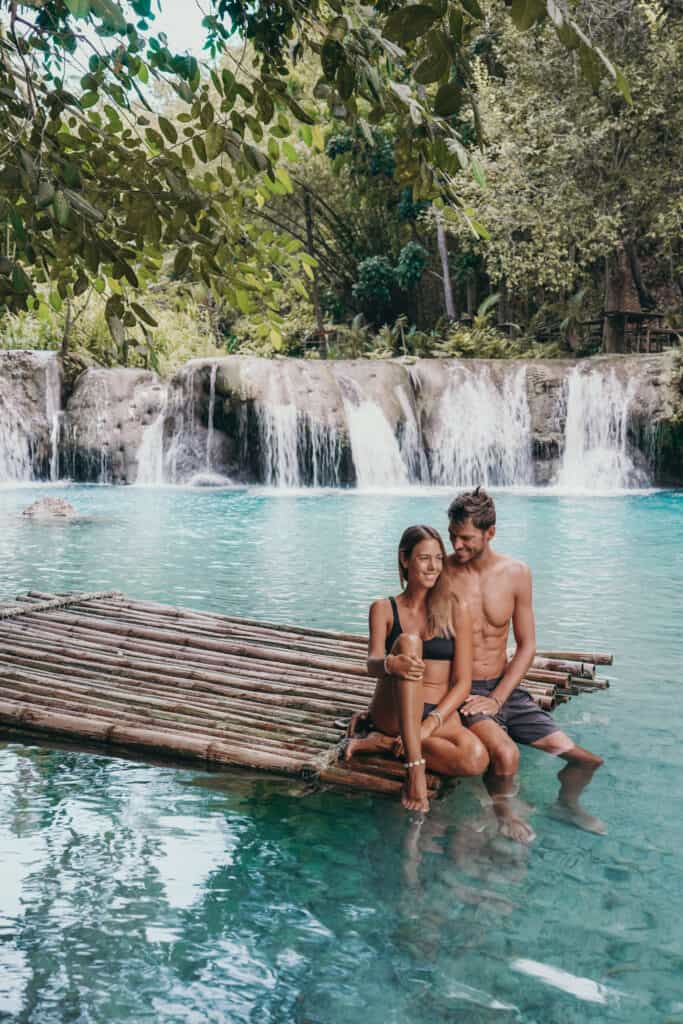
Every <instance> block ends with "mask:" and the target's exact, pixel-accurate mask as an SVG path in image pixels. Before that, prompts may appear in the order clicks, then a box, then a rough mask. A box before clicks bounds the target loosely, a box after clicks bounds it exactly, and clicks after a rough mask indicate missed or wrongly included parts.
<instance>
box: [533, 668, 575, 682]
mask: <svg viewBox="0 0 683 1024" xmlns="http://www.w3.org/2000/svg"><path fill="white" fill-rule="evenodd" d="M525 678H526V679H530V680H532V682H536V683H553V685H554V686H569V679H570V677H569V674H568V673H567V672H549V671H547V670H546V669H534V668H530V669H528V671H527V672H526V673H525Z"/></svg>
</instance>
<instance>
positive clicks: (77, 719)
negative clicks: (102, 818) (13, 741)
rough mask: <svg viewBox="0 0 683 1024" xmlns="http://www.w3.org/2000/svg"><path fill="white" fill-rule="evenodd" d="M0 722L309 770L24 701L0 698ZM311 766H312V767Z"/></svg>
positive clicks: (300, 762) (209, 741)
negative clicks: (51, 710) (63, 712)
mask: <svg viewBox="0 0 683 1024" xmlns="http://www.w3.org/2000/svg"><path fill="white" fill-rule="evenodd" d="M0 722H7V723H9V724H16V723H19V724H20V725H22V726H24V727H25V728H30V729H36V730H39V731H50V732H59V733H64V734H66V735H73V736H78V737H84V738H88V739H94V740H98V741H100V742H103V743H117V744H123V745H130V746H138V747H147V748H152V749H154V750H163V751H165V752H170V753H172V754H175V755H177V756H188V757H191V758H193V759H197V760H202V761H215V762H218V763H221V764H237V765H242V766H244V767H249V768H262V769H264V770H266V771H268V770H270V771H283V772H288V773H291V774H300V773H301V772H303V771H307V770H310V769H311V763H310V762H309V761H307V760H305V759H303V758H294V757H288V756H285V755H280V754H273V753H270V752H269V753H267V754H264V753H263V751H261V750H257V749H254V748H253V747H250V746H248V745H246V744H245V745H240V744H237V743H235V742H231V743H223V742H220V741H217V740H215V739H214V738H213V737H206V738H205V737H199V736H197V737H194V736H193V737H188V736H178V735H177V734H175V733H169V732H168V731H166V730H162V729H154V730H151V729H145V728H141V727H136V726H123V725H117V724H116V723H112V722H111V720H108V719H102V718H99V717H95V716H92V715H91V716H88V717H87V718H86V717H85V716H82V715H69V714H57V713H52V712H49V711H46V710H45V709H44V708H39V707H35V706H33V705H31V704H26V703H21V704H18V703H14V702H11V701H6V700H2V699H0ZM314 767H315V766H314Z"/></svg>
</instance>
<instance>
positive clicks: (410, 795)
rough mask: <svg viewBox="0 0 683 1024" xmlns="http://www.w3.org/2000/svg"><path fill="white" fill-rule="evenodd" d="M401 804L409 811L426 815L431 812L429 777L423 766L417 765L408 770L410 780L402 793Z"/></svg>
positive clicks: (408, 779) (406, 782)
mask: <svg viewBox="0 0 683 1024" xmlns="http://www.w3.org/2000/svg"><path fill="white" fill-rule="evenodd" d="M401 803H402V804H403V806H404V807H405V809H406V810H407V811H417V812H420V813H421V814H426V813H427V811H428V810H429V797H428V796H427V775H426V772H425V766H424V765H423V764H416V765H414V766H412V767H410V768H409V769H408V778H407V779H406V781H405V783H404V785H403V790H402V792H401Z"/></svg>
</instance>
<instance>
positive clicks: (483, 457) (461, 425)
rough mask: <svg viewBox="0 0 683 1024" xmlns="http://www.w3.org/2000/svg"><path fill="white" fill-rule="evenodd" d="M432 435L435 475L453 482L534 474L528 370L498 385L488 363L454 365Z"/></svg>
mask: <svg viewBox="0 0 683 1024" xmlns="http://www.w3.org/2000/svg"><path fill="white" fill-rule="evenodd" d="M450 374H451V375H450V380H449V383H448V385H447V387H446V390H445V391H444V392H443V395H442V396H441V399H440V401H439V404H438V407H437V410H436V416H435V421H436V423H435V427H434V428H433V432H432V438H431V444H430V448H431V481H432V483H434V484H442V485H447V486H449V487H469V486H473V485H476V484H482V485H483V486H492V485H493V486H510V485H511V484H525V483H529V482H531V480H532V479H533V467H532V461H531V414H530V411H529V402H528V399H527V392H526V370H525V369H524V367H521V368H520V369H518V370H515V372H514V373H509V372H508V373H506V374H505V375H504V376H503V378H502V381H501V382H500V384H499V385H496V382H495V381H494V380H493V378H492V376H491V371H490V369H489V368H488V367H477V368H476V369H471V368H470V367H465V366H463V365H458V366H456V367H451V368H450Z"/></svg>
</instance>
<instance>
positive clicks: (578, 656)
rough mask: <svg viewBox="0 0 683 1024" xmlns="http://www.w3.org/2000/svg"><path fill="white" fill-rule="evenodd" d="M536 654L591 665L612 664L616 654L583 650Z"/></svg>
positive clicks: (538, 652) (537, 652) (540, 652)
mask: <svg viewBox="0 0 683 1024" xmlns="http://www.w3.org/2000/svg"><path fill="white" fill-rule="evenodd" d="M536 656H537V657H538V656H540V657H542V658H553V659H561V660H563V659H564V660H567V661H581V662H587V663H588V664H591V665H611V664H612V662H613V661H614V656H613V655H611V654H595V653H594V654H586V653H585V652H583V651H536Z"/></svg>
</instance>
